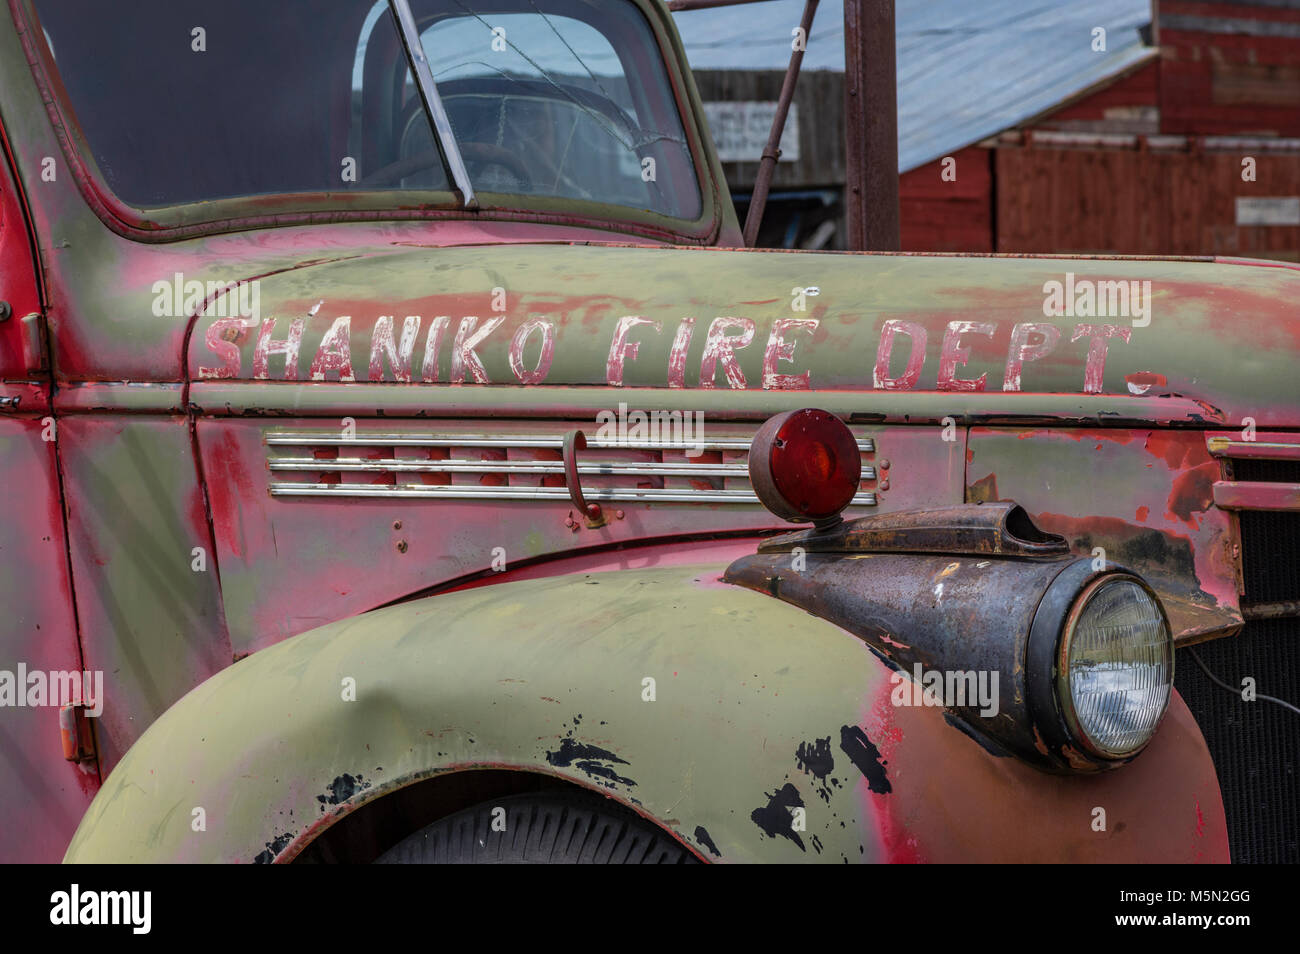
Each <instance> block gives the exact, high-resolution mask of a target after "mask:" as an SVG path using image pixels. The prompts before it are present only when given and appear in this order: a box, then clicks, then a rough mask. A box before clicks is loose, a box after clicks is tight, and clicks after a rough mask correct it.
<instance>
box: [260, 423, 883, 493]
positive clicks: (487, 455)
mask: <svg viewBox="0 0 1300 954" xmlns="http://www.w3.org/2000/svg"><path fill="white" fill-rule="evenodd" d="M553 427H555V429H553V430H552V429H547V430H539V429H536V428H532V429H527V430H521V431H520V432H518V433H513V432H511V433H500V434H487V433H482V432H478V433H476V432H471V431H456V430H447V431H438V432H430V431H401V432H383V433H380V432H374V433H370V432H365V431H360V430H358V431H357V432H356V433H355V434H354V435H351V436H348V437H344V436H341V435H340V433H339V431H337V430H333V431H270V432H268V433H267V434H266V437H265V441H266V445H267V452H268V453H267V466H268V467H269V468H270V470H271V474H272V479H271V487H270V489H271V494H272V496H275V497H407V498H431V499H441V500H457V499H458V500H533V501H545V500H560V501H564V500H568V499H569V489H568V487H567V485H566V483H565V476H564V461H563V453H562V447H563V443H564V431H563V430H560V429H558V427H556V426H553ZM718 430H719V429H716V428H715V429H712V431H713V432H712V433H711V434H710V436H709V437H708V439H707V440H704V441H703V442H702V443H700V444H696V445H692V444H690V443H689V442H686V441H681V440H641V441H628V440H622V441H602V440H600V439H599V438H596V437H594V436H592V435H590V434H588V436H587V448H586V449H585V450H582V451H581V452H579V453H578V455H577V459H578V465H577V466H578V476H579V478H580V480H581V482H582V491H583V495H584V497H585V498H586V499H587V500H593V501H609V502H627V503H634V502H641V503H706V504H757V503H758V498H757V496H755V494H754V490H753V488H752V487H751V486H750V482H749V444H750V439H751V438H752V436H753V433H752V430H745V431H735V432H734V433H731V432H727V431H723V432H721V433H719V432H718ZM875 449H876V448H875V442H874V440H873V439H872V438H870V437H865V436H859V437H858V451H859V454H860V455H861V456H862V483H861V484H860V486H859V492H858V494H857V496H855V497H854V498H853V506H858V507H862V506H866V507H871V506H875V504H876V494H875V482H876V476H877V475H876V468H875V463H874V461H875Z"/></svg>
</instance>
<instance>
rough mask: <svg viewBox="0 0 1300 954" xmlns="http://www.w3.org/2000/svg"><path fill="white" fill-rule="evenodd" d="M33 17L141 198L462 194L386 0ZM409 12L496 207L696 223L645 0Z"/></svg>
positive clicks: (424, 0)
mask: <svg viewBox="0 0 1300 954" xmlns="http://www.w3.org/2000/svg"><path fill="white" fill-rule="evenodd" d="M34 6H35V8H36V10H37V13H38V16H39V18H40V22H41V26H42V27H43V29H44V32H45V36H46V39H47V42H48V44H49V47H50V52H51V56H52V58H53V60H54V63H55V65H56V67H57V70H58V74H59V79H60V80H61V82H62V85H63V87H64V89H65V90H66V95H67V100H68V103H69V104H70V105H71V107H72V111H73V113H74V114H75V118H76V122H77V125H78V126H79V128H80V131H81V134H82V136H83V137H84V139H85V142H86V146H87V148H88V151H89V153H90V155H91V156H93V158H94V160H95V162H96V164H97V165H98V168H99V172H100V174H101V175H102V176H103V178H104V180H105V182H106V184H107V185H108V186H109V188H111V189H112V191H113V193H114V194H115V195H116V196H117V197H118V198H119V199H121V200H122V201H123V202H125V203H126V204H128V205H131V206H135V207H137V208H152V207H162V206H176V205H184V204H190V203H195V202H204V201H211V200H217V199H231V198H240V197H248V196H264V195H284V194H290V195H292V194H302V193H307V194H320V193H339V192H380V193H382V192H385V191H394V190H405V191H410V190H418V191H431V192H437V193H446V192H447V191H448V190H449V189H450V188H451V185H450V183H449V175H448V171H447V168H446V165H445V163H444V160H443V157H442V155H441V153H440V151H439V150H438V148H437V142H436V140H435V136H434V133H433V127H432V125H431V123H430V120H429V117H428V114H427V112H426V109H425V106H424V102H423V100H422V98H421V96H420V95H419V90H418V89H417V87H416V84H415V80H414V78H413V77H412V75H411V71H410V68H409V66H408V60H407V57H406V51H405V49H404V47H403V46H402V41H401V38H400V31H399V30H398V28H397V26H396V24H395V21H394V18H393V16H392V14H391V12H390V10H389V6H388V3H387V2H386V0H379V2H375V0H295V2H293V3H285V2H278V3H267V2H266V0H223V2H222V3H220V4H199V3H190V2H177V0H132V2H131V3H129V4H109V3H104V2H102V0H34ZM411 9H412V12H413V14H414V19H415V22H416V24H417V29H418V32H419V36H420V40H421V43H422V44H423V47H424V51H425V56H426V57H427V59H428V61H429V64H430V68H431V71H432V73H433V76H434V80H435V83H436V86H437V93H438V95H439V97H440V99H441V100H442V103H443V106H444V109H445V110H446V113H447V116H448V119H449V120H450V124H451V129H452V131H453V133H454V135H455V138H456V140H457V144H458V146H459V149H460V152H461V155H462V157H463V159H464V163H465V168H466V170H467V172H468V175H469V179H470V183H471V184H472V186H473V188H474V190H475V191H476V192H477V193H479V196H480V199H479V201H480V204H481V205H483V206H492V205H512V204H513V205H519V204H520V203H519V202H518V201H514V202H512V201H511V197H559V198H571V199H585V200H590V201H594V202H606V203H612V204H615V205H619V206H625V207H629V208H634V209H645V210H649V211H652V212H658V213H661V214H664V215H668V216H672V217H674V218H679V219H692V218H695V217H696V216H698V215H699V214H700V209H701V200H700V191H699V185H698V182H697V180H696V176H695V171H694V166H693V163H692V159H691V154H690V151H689V148H688V146H687V143H686V137H685V134H684V132H683V128H682V123H681V117H680V115H679V114H678V111H677V104H676V101H675V99H674V97H673V94H672V89H671V87H670V84H669V81H668V77H667V75H666V72H665V69H664V64H663V62H662V60H661V56H660V52H659V47H658V45H657V43H656V41H655V38H654V34H653V32H652V30H651V28H650V25H649V23H648V22H647V21H646V19H645V17H644V16H643V15H642V14H641V12H640V11H639V10H638V9H637V8H636V7H635V6H634V5H633V4H631V3H627V2H622V0H614V2H610V0H600V2H594V0H498V2H485V3H473V2H465V0H412V2H411ZM118 38H129V42H122V41H120V40H119V39H118ZM485 196H486V198H485ZM493 196H497V197H498V198H495V199H494V198H492V197H493ZM427 201H430V202H432V201H439V202H443V203H445V204H447V205H452V204H454V202H452V201H451V200H448V199H446V198H445V196H444V197H439V198H437V199H436V200H435V199H434V198H430V199H429V200H427ZM525 204H526V203H525Z"/></svg>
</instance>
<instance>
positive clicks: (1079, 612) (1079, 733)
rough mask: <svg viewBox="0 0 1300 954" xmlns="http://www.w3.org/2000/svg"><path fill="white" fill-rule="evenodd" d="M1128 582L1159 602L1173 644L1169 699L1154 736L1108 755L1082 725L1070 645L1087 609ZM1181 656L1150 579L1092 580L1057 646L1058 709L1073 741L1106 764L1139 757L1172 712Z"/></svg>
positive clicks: (1122, 575)
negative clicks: (1072, 684)
mask: <svg viewBox="0 0 1300 954" xmlns="http://www.w3.org/2000/svg"><path fill="white" fill-rule="evenodd" d="M1121 581H1122V582H1127V583H1133V584H1135V585H1137V586H1138V587H1139V588H1140V589H1141V590H1142V591H1143V592H1145V593H1146V594H1147V596H1149V597H1150V598H1151V600H1152V602H1153V603H1155V607H1156V611H1157V612H1158V613H1159V614H1160V622H1161V624H1162V625H1163V627H1164V631H1165V638H1166V640H1167V642H1168V644H1169V691H1168V693H1167V694H1166V696H1165V703H1164V708H1163V709H1162V710H1161V712H1160V717H1159V718H1158V719H1156V723H1155V726H1154V727H1153V728H1152V730H1151V733H1150V735H1148V736H1147V737H1146V739H1145V740H1143V742H1142V743H1141V744H1140V745H1138V746H1136V747H1135V748H1133V749H1130V750H1128V751H1125V752H1119V753H1116V752H1107V751H1105V750H1103V749H1101V748H1099V747H1098V746H1097V744H1096V743H1095V742H1094V740H1093V739H1092V738H1091V737H1090V736H1089V735H1088V733H1087V732H1086V731H1085V730H1084V728H1083V726H1082V724H1081V723H1080V722H1079V718H1078V713H1077V712H1076V710H1075V705H1074V696H1073V693H1072V692H1071V690H1070V668H1069V667H1070V642H1071V639H1072V638H1073V636H1074V633H1075V629H1076V627H1077V625H1078V623H1079V621H1080V619H1082V617H1083V613H1084V610H1085V609H1086V608H1087V607H1088V604H1089V603H1090V602H1091V601H1092V600H1093V599H1095V598H1096V596H1097V595H1098V594H1099V593H1100V592H1101V591H1102V590H1103V589H1105V588H1106V587H1108V586H1113V585H1115V584H1116V583H1118V582H1121ZM1176 659H1177V653H1176V652H1175V651H1174V646H1173V635H1172V630H1171V629H1170V626H1169V615H1168V613H1167V612H1166V611H1165V607H1164V604H1163V603H1162V602H1161V600H1160V594H1158V593H1157V592H1156V591H1155V590H1154V589H1153V588H1152V587H1151V585H1150V584H1149V583H1147V581H1146V580H1144V579H1142V577H1140V576H1138V575H1137V574H1136V573H1132V572H1129V571H1127V570H1121V571H1119V572H1110V571H1109V570H1108V571H1107V572H1103V573H1099V574H1098V575H1097V576H1096V577H1095V578H1093V579H1092V580H1089V581H1088V582H1087V584H1085V586H1084V587H1083V589H1082V590H1080V591H1079V594H1078V595H1077V596H1076V597H1075V598H1074V602H1073V603H1072V604H1071V606H1070V609H1069V611H1068V612H1067V614H1066V617H1065V621H1064V623H1063V625H1062V627H1061V635H1060V640H1059V642H1058V645H1057V655H1056V661H1055V669H1056V671H1055V678H1054V682H1055V693H1056V700H1057V707H1058V709H1059V711H1060V713H1061V718H1062V719H1063V720H1064V721H1065V726H1066V731H1067V732H1068V733H1069V735H1070V738H1071V739H1072V740H1073V741H1074V742H1075V743H1076V744H1077V745H1079V746H1081V747H1082V748H1083V749H1084V750H1085V751H1086V753H1087V755H1089V756H1090V757H1092V758H1094V759H1099V760H1102V761H1105V762H1118V763H1123V762H1127V761H1129V760H1130V759H1133V758H1136V757H1137V755H1138V754H1139V753H1141V751H1142V750H1143V749H1145V748H1146V747H1147V746H1148V745H1149V744H1150V743H1151V740H1152V739H1154V738H1155V735H1156V733H1157V732H1158V731H1160V723H1161V722H1163V721H1164V718H1165V715H1166V713H1168V712H1169V703H1170V701H1171V699H1172V697H1173V686H1174V673H1175V665H1176Z"/></svg>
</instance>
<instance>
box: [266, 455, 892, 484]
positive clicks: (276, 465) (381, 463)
mask: <svg viewBox="0 0 1300 954" xmlns="http://www.w3.org/2000/svg"><path fill="white" fill-rule="evenodd" d="M270 466H271V470H280V471H306V472H310V473H327V472H333V471H347V472H352V471H361V472H364V473H389V472H392V473H426V474H563V473H564V462H563V461H559V460H450V459H449V460H403V459H401V458H379V459H375V460H372V459H366V458H360V457H335V458H324V459H317V458H315V457H273V458H271V460H270ZM578 473H579V474H590V475H593V476H600V475H619V474H626V475H632V476H644V477H670V476H672V477H746V478H747V477H748V476H749V464H748V463H731V464H692V463H684V462H681V461H664V462H662V463H660V462H649V461H647V462H637V461H579V462H578ZM862 479H863V480H875V479H876V468H875V467H872V466H870V465H865V464H864V465H863V467H862Z"/></svg>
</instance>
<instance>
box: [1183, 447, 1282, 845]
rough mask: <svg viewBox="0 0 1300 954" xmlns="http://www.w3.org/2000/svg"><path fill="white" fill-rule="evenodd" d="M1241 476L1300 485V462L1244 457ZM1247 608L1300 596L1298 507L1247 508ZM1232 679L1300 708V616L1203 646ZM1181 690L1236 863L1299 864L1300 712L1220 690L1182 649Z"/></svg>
mask: <svg viewBox="0 0 1300 954" xmlns="http://www.w3.org/2000/svg"><path fill="white" fill-rule="evenodd" d="M1231 467H1232V477H1233V479H1235V480H1238V481H1249V482H1255V481H1270V482H1279V483H1300V461H1296V460H1263V459H1244V458H1238V459H1234V460H1232V461H1231ZM1237 516H1238V519H1239V520H1240V527H1241V550H1242V553H1241V557H1242V575H1243V580H1242V582H1243V584H1244V589H1245V593H1244V595H1243V597H1242V603H1243V605H1249V604H1252V603H1273V602H1282V601H1289V600H1297V599H1300V512H1295V511H1287V512H1281V511H1263V510H1243V511H1240V512H1239V513H1238V515H1237ZM1195 652H1196V653H1197V655H1198V656H1200V658H1201V660H1202V661H1203V662H1204V663H1205V664H1206V666H1208V667H1209V668H1210V670H1211V671H1212V672H1213V673H1214V674H1215V675H1216V676H1217V677H1218V678H1219V679H1220V680H1222V681H1223V682H1225V683H1227V684H1228V685H1230V686H1240V685H1241V680H1242V678H1243V677H1245V676H1250V677H1252V678H1254V680H1255V686H1256V691H1257V692H1260V693H1264V694H1267V695H1271V696H1276V697H1278V698H1280V699H1284V700H1286V701H1287V702H1290V703H1291V704H1293V705H1300V619H1297V618H1294V617H1292V618H1284V619H1270V620H1252V621H1250V622H1248V623H1247V624H1246V628H1245V629H1244V630H1243V631H1242V633H1241V635H1239V636H1236V637H1229V638H1227V639H1220V640H1216V641H1214V642H1211V643H1205V644H1202V645H1200V646H1197V647H1195ZM1176 682H1177V686H1178V691H1179V693H1180V694H1181V695H1182V697H1183V699H1184V701H1186V703H1187V705H1188V708H1190V709H1191V710H1192V713H1193V714H1194V715H1195V716H1196V721H1197V722H1198V723H1199V724H1200V726H1201V731H1202V733H1203V734H1204V735H1205V741H1206V744H1207V745H1208V746H1209V749H1210V755H1211V756H1212V757H1213V758H1214V766H1215V770H1216V771H1217V773H1218V776H1219V787H1220V789H1221V790H1222V792H1223V803H1224V809H1225V811H1226V812H1227V816H1228V837H1229V841H1230V844H1231V847H1232V860H1233V861H1235V862H1246V863H1261V862H1273V863H1276V862H1284V863H1291V864H1294V863H1297V862H1300V778H1298V777H1297V776H1298V775H1300V716H1298V715H1296V714H1295V713H1294V712H1291V711H1289V710H1287V709H1285V708H1283V707H1282V706H1278V705H1274V704H1273V703H1271V702H1266V701H1263V700H1258V699H1257V700H1256V701H1254V702H1245V701H1243V700H1242V698H1241V696H1240V694H1239V693H1230V692H1226V691H1225V690H1223V689H1220V688H1218V687H1217V686H1215V685H1214V684H1213V683H1212V682H1210V680H1209V678H1208V677H1207V676H1206V675H1205V673H1204V672H1202V671H1201V668H1200V667H1199V666H1197V665H1196V663H1195V662H1194V661H1193V659H1192V658H1191V656H1190V655H1189V650H1180V651H1179V653H1178V662H1177V678H1176Z"/></svg>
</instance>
